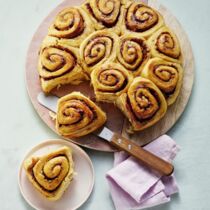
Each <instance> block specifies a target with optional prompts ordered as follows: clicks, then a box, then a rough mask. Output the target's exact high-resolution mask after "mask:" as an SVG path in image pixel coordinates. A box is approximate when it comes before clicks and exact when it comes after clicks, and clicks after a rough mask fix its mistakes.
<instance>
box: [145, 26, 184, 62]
mask: <svg viewBox="0 0 210 210" xmlns="http://www.w3.org/2000/svg"><path fill="white" fill-rule="evenodd" d="M148 44H149V46H150V47H151V52H152V56H153V57H159V58H162V59H164V60H167V61H171V62H176V63H180V64H181V63H182V52H181V48H180V44H179V40H178V38H177V36H176V35H175V34H174V32H173V31H172V30H171V29H169V28H168V27H166V26H164V27H162V28H160V29H159V30H158V31H157V32H156V33H154V34H153V35H152V36H151V37H150V38H149V40H148Z"/></svg>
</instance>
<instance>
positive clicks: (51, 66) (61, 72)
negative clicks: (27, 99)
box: [38, 37, 88, 93]
mask: <svg viewBox="0 0 210 210" xmlns="http://www.w3.org/2000/svg"><path fill="white" fill-rule="evenodd" d="M78 53H79V52H78V49H76V48H73V47H70V46H67V45H64V44H59V43H58V42H57V40H56V39H54V38H51V37H47V38H46V39H45V40H44V41H43V44H42V47H41V50H40V53H39V61H38V72H39V76H40V80H41V87H42V90H43V91H44V92H45V93H48V92H50V91H51V90H52V89H54V88H56V87H57V88H59V87H60V86H61V85H65V84H79V83H80V82H82V81H84V80H87V79H88V76H87V75H86V73H85V72H84V71H83V68H82V67H81V61H80V58H79V54H78Z"/></svg>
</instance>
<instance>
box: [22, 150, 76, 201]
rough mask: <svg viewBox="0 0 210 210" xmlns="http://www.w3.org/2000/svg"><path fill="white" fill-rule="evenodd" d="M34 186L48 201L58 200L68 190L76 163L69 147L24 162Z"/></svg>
mask: <svg viewBox="0 0 210 210" xmlns="http://www.w3.org/2000/svg"><path fill="white" fill-rule="evenodd" d="M24 168H25V170H26V174H27V177H28V179H29V181H30V182H31V183H32V185H33V186H34V187H35V188H36V189H37V190H38V191H39V192H40V193H41V194H42V195H44V196H45V197H46V198H47V199H48V200H52V201H55V200H58V199H60V198H61V196H62V195H63V193H64V191H65V190H66V189H67V188H68V186H69V184H70V182H71V180H72V178H73V174H74V163H73V160H72V154H71V150H70V148H69V147H62V148H59V149H57V150H55V151H52V152H50V153H48V154H46V155H43V156H41V157H30V158H28V159H27V160H25V162H24Z"/></svg>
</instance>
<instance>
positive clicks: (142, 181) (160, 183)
mask: <svg viewBox="0 0 210 210" xmlns="http://www.w3.org/2000/svg"><path fill="white" fill-rule="evenodd" d="M144 149H146V150H148V151H150V152H152V153H154V154H155V155H157V156H159V157H161V158H163V159H165V160H167V161H172V160H173V159H174V158H175V156H176V154H177V152H178V151H179V147H178V146H177V145H176V143H175V142H174V140H172V139H171V138H170V137H169V136H167V135H163V136H161V137H159V138H158V139H156V140H155V141H153V142H152V143H150V144H148V145H147V146H145V147H144ZM106 178H107V180H108V183H109V187H110V193H111V196H112V199H113V202H114V205H115V208H116V210H130V209H143V208H148V207H152V206H156V205H160V204H163V203H166V202H169V201H170V196H171V195H172V194H174V193H177V192H178V187H177V184H176V180H175V178H174V175H171V176H169V177H161V176H160V175H159V174H157V173H156V172H155V171H153V170H152V169H150V168H148V167H146V166H144V165H141V164H140V163H139V162H138V161H136V160H135V159H134V158H133V157H129V156H128V155H127V154H126V153H125V152H117V153H115V157H114V168H113V169H111V170H110V171H109V172H107V175H106Z"/></svg>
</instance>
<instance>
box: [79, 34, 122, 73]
mask: <svg viewBox="0 0 210 210" xmlns="http://www.w3.org/2000/svg"><path fill="white" fill-rule="evenodd" d="M118 47H119V37H118V36H117V35H116V34H115V33H113V32H111V31H108V30H101V31H97V32H94V33H93V34H91V35H90V36H89V37H87V39H85V40H84V41H83V42H82V44H81V47H80V57H81V59H82V62H83V68H84V69H85V70H86V71H87V72H88V73H89V74H90V73H91V72H92V70H93V69H94V68H97V67H99V66H101V64H103V63H105V62H107V61H108V62H111V61H114V60H115V59H116V56H117V53H116V49H117V48H118Z"/></svg>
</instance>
